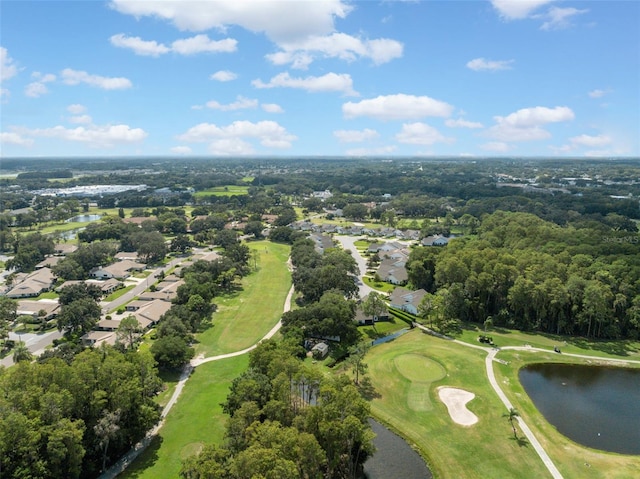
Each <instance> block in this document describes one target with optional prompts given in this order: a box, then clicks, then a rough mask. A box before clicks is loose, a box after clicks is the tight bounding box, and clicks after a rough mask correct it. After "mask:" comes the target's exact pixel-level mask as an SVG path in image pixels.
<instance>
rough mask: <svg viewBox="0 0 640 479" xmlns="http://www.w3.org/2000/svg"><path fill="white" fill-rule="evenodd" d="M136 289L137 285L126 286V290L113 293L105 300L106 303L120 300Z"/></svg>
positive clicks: (122, 289) (121, 289)
mask: <svg viewBox="0 0 640 479" xmlns="http://www.w3.org/2000/svg"><path fill="white" fill-rule="evenodd" d="M135 287H136V285H135V284H132V285H129V286H125V287H124V288H120V289H117V290H115V291H114V292H113V293H111V294H110V295H109V296H107V297H106V298H104V301H107V302H111V301H113V300H115V299H118V298H119V297H120V296H122V295H123V294H125V293H127V292H129V291H131V290H132V289H133V288H135Z"/></svg>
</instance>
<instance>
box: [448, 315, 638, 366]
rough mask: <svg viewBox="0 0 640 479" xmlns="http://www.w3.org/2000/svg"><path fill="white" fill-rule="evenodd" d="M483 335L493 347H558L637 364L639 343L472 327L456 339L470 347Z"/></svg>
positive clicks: (568, 351)
mask: <svg viewBox="0 0 640 479" xmlns="http://www.w3.org/2000/svg"><path fill="white" fill-rule="evenodd" d="M479 334H486V335H487V336H491V337H492V338H493V342H494V343H495V344H496V346H500V347H504V346H524V345H525V344H529V345H531V346H534V347H537V348H545V349H551V350H552V349H553V347H554V346H558V347H559V348H560V349H561V350H562V352H564V353H575V354H587V355H590V356H601V357H617V358H620V359H634V360H638V361H640V341H631V340H625V341H607V340H602V341H596V340H588V341H587V340H586V339H584V338H571V337H565V336H556V335H552V334H533V333H526V332H522V331H517V330H511V329H502V328H489V329H488V330H487V332H484V329H482V328H478V327H477V326H476V325H473V324H468V325H465V326H464V329H463V331H462V335H460V336H456V339H460V340H462V341H465V342H468V343H471V344H479V343H478V335H479Z"/></svg>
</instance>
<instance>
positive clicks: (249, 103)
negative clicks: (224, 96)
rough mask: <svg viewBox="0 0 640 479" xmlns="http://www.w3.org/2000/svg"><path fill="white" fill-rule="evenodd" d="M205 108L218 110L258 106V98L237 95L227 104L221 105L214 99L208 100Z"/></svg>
mask: <svg viewBox="0 0 640 479" xmlns="http://www.w3.org/2000/svg"><path fill="white" fill-rule="evenodd" d="M206 106H207V108H211V109H212V110H220V111H236V110H245V109H247V108H258V100H252V99H250V98H245V97H243V96H241V95H238V97H237V100H236V101H234V102H233V103H229V104H227V105H222V104H220V103H218V102H217V101H215V100H211V101H208V102H207V103H206Z"/></svg>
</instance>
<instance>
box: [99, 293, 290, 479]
mask: <svg viewBox="0 0 640 479" xmlns="http://www.w3.org/2000/svg"><path fill="white" fill-rule="evenodd" d="M293 293H294V288H293V286H291V289H289V293H288V294H287V298H286V299H285V301H284V307H283V312H285V313H286V312H287V311H289V310H290V309H291V299H292V298H293ZM281 326H282V320H279V321H278V322H277V323H276V325H275V326H274V327H273V328H271V330H270V331H269V332H268V333H267V334H265V335H264V337H263V338H262V339H261V340H260V341H258V342H257V343H256V344H254V345H253V346H249V347H248V348H245V349H242V350H240V351H235V352H233V353H226V354H219V355H217V356H211V357H208V358H201V357H198V358H194V359H192V360H191V362H190V363H189V364H188V365H186V366H185V367H184V369H183V370H182V374H181V375H180V379H179V381H178V384H176V388H175V389H174V391H173V394H172V395H171V398H170V399H169V401H168V402H167V404H166V405H165V407H164V409H163V410H162V414H161V416H160V417H161V419H160V422H159V423H158V424H156V426H155V427H154V428H153V429H151V430H150V431H149V432H147V434H146V435H145V437H144V438H143V439H142V440H141V441H140V442H138V444H136V445H135V446H134V447H133V448H131V450H130V451H129V452H128V453H127V454H125V455H124V456H123V457H121V458H120V460H118V462H116V463H115V464H114V465H113V466H111V467H110V468H109V469H108V470H107V471H105V472H103V473H102V474H101V475H100V476H99V477H98V479H114V478H115V477H117V476H118V474H121V473H122V472H123V471H124V470H125V469H126V468H127V467H128V466H129V464H131V463H132V462H133V461H134V460H135V459H136V458H137V457H138V456H139V455H140V454H141V453H142V452H143V451H144V450H145V449H146V448H147V447H148V446H149V444H151V441H152V440H153V438H154V437H155V436H157V435H158V432H159V431H160V429H161V428H162V426H163V425H164V421H165V418H166V417H167V414H169V411H170V410H171V408H172V407H173V406H174V404H175V403H176V402H177V401H178V398H179V397H180V394H181V393H182V390H183V389H184V386H185V384H186V382H187V380H188V379H189V377H190V376H191V373H192V372H193V370H194V369H195V368H196V367H198V366H199V365H201V364H204V363H208V362H211V361H219V360H221V359H227V358H233V357H235V356H242V355H243V354H247V353H248V352H249V351H252V350H254V349H255V348H256V347H257V346H258V344H260V343H261V342H262V341H265V340H267V339H270V338H272V337H273V336H274V335H275V334H276V333H277V332H278V331H279V330H280V327H281Z"/></svg>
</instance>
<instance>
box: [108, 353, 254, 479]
mask: <svg viewBox="0 0 640 479" xmlns="http://www.w3.org/2000/svg"><path fill="white" fill-rule="evenodd" d="M248 364H249V356H248V355H243V356H238V357H235V358H230V359H224V360H221V361H214V362H211V363H206V364H202V365H200V366H198V367H197V368H196V370H195V371H194V372H193V374H192V375H191V377H190V378H189V380H188V381H187V383H186V385H185V388H184V390H183V391H182V394H181V396H180V398H179V399H178V402H177V403H176V405H175V406H174V407H173V408H172V409H171V412H169V414H168V416H167V419H166V422H165V424H164V426H163V427H162V429H161V430H160V433H159V435H158V436H157V437H156V439H155V440H154V441H153V442H152V444H151V445H150V446H149V448H148V449H147V450H146V451H144V453H142V454H141V455H140V457H138V459H137V460H136V461H134V462H133V464H132V465H131V466H129V467H128V468H127V470H126V471H125V472H124V473H123V474H121V475H120V476H118V477H121V478H124V479H133V478H136V479H165V478H166V479H175V478H177V477H179V473H180V468H181V467H182V461H183V459H185V458H186V457H188V456H190V455H193V454H195V453H197V452H199V451H200V449H202V447H203V446H204V445H205V444H209V443H214V442H215V443H220V442H221V441H222V439H223V436H224V428H225V415H224V414H223V413H222V407H221V406H220V403H222V402H224V400H225V399H226V397H227V394H228V392H229V387H230V386H231V382H232V381H233V379H234V378H236V377H237V376H239V375H240V374H241V373H242V372H243V371H244V370H245V369H246V368H247V366H248Z"/></svg>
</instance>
